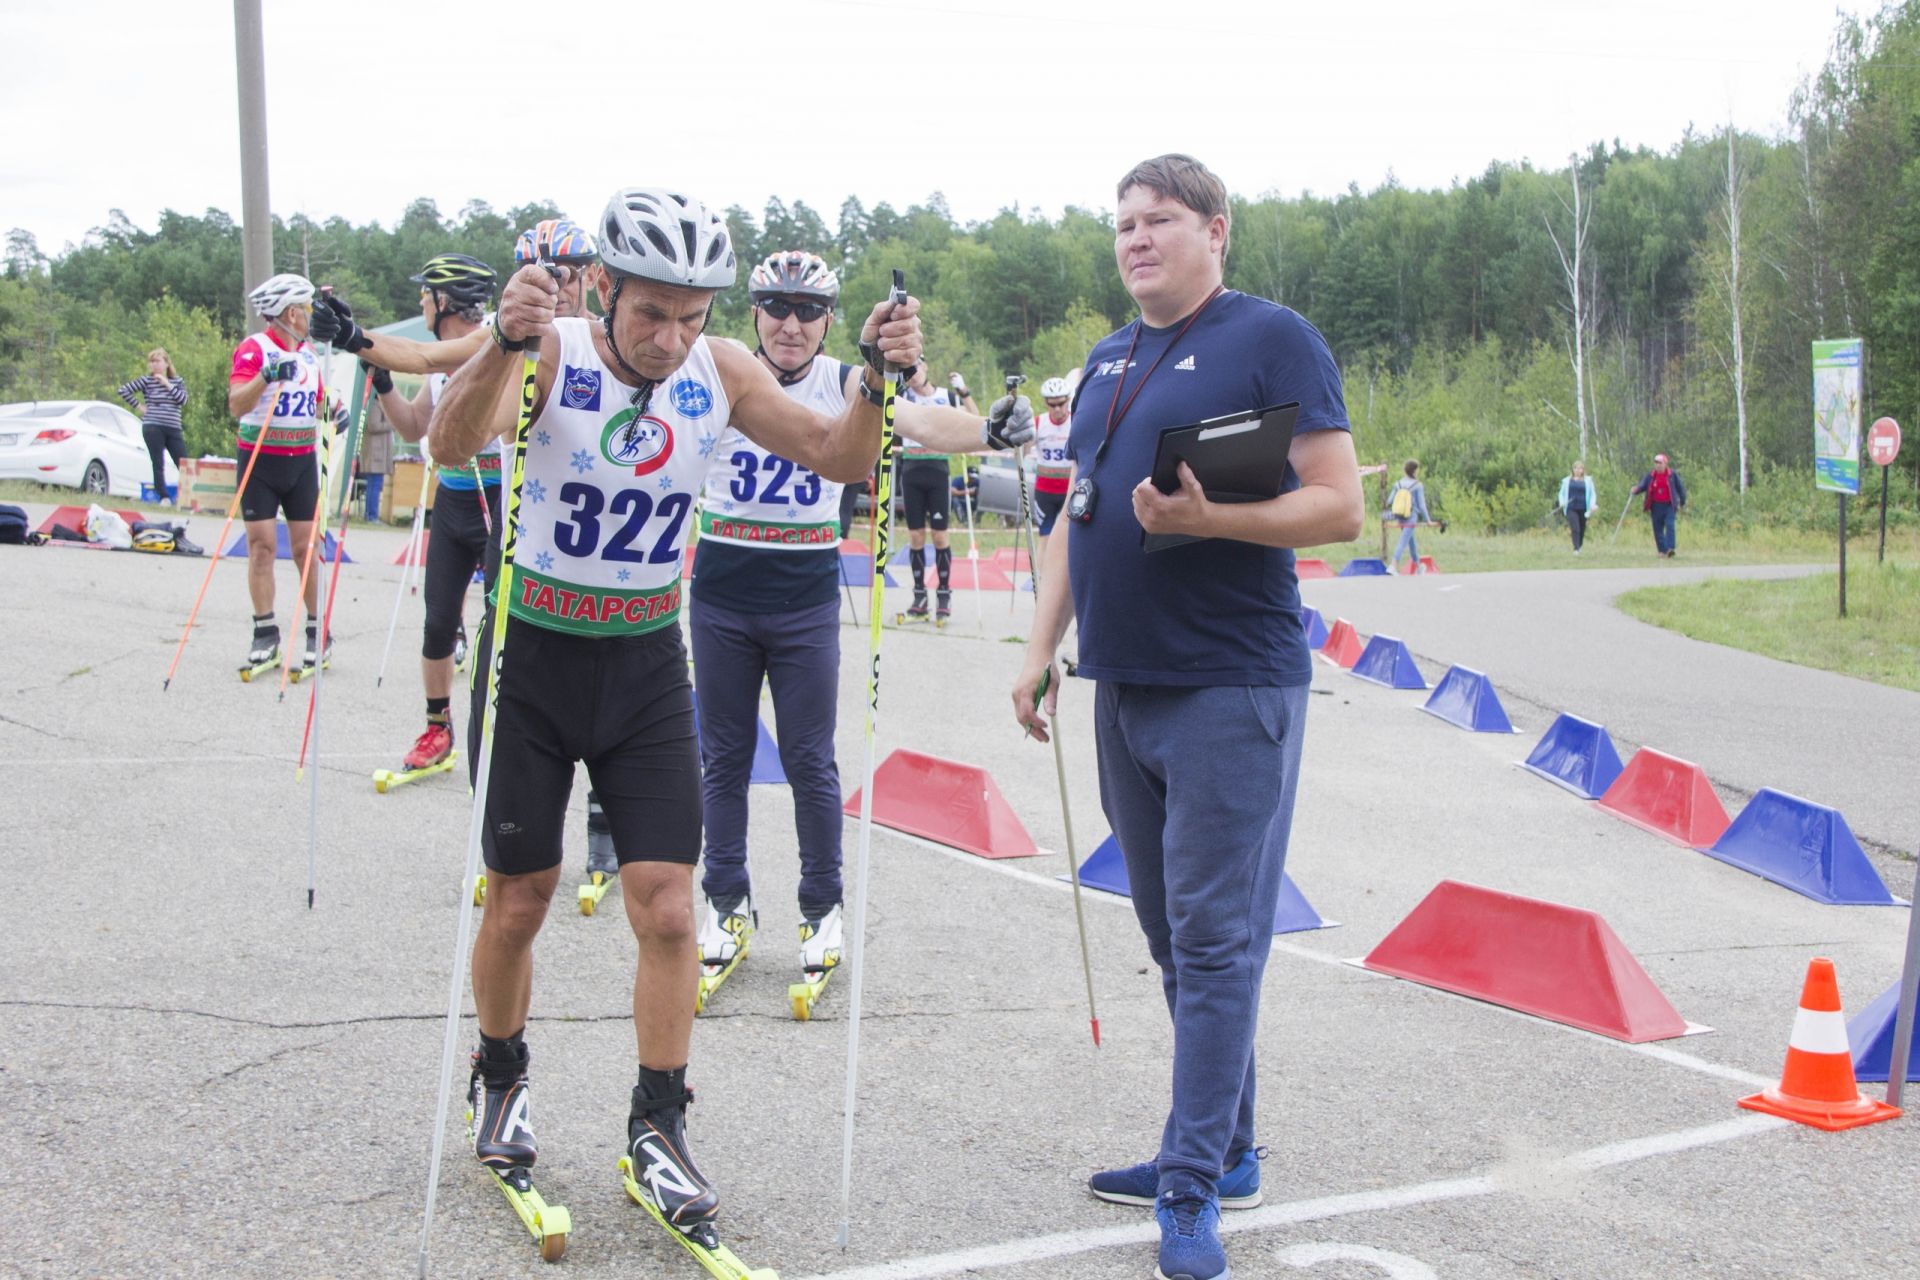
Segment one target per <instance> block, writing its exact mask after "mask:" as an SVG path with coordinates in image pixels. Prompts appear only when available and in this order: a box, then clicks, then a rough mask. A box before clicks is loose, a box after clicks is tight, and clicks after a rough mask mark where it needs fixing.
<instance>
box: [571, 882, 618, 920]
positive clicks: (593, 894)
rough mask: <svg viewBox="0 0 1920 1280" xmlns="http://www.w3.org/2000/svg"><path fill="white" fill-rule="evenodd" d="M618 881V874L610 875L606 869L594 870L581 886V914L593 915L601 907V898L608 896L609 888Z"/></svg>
mask: <svg viewBox="0 0 1920 1280" xmlns="http://www.w3.org/2000/svg"><path fill="white" fill-rule="evenodd" d="M618 883H620V877H618V876H610V875H608V874H607V873H606V872H604V871H596V872H594V873H593V876H592V878H591V879H589V880H588V881H587V883H585V884H583V885H581V886H580V914H581V915H583V916H590V915H592V914H593V913H594V912H595V911H596V910H598V909H599V906H600V899H602V898H604V897H606V896H607V890H609V889H611V888H613V886H614V885H616V884H618Z"/></svg>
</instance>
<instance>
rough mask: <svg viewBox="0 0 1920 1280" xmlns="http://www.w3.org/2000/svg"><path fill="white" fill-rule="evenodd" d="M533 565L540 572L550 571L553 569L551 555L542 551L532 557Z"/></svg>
mask: <svg viewBox="0 0 1920 1280" xmlns="http://www.w3.org/2000/svg"><path fill="white" fill-rule="evenodd" d="M533 567H534V568H536V569H538V570H539V571H540V572H542V573H551V572H552V571H553V557H552V556H551V555H549V554H548V553H547V552H545V551H542V552H541V553H540V554H539V555H537V556H535V557H534V558H533Z"/></svg>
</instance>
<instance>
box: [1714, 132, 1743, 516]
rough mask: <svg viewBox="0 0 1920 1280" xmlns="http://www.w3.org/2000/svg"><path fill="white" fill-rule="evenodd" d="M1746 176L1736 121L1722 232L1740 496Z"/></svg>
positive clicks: (1723, 286) (1722, 281)
mask: <svg viewBox="0 0 1920 1280" xmlns="http://www.w3.org/2000/svg"><path fill="white" fill-rule="evenodd" d="M1745 187H1746V175H1745V174H1744V173H1742V172H1741V169H1740V157H1739V153H1738V151H1737V149H1736V148H1735V146H1734V132H1733V122H1732V121H1728V122H1727V201H1726V206H1725V218H1724V220H1723V224H1722V230H1724V231H1725V232H1726V235H1727V259H1726V269H1725V271H1724V272H1722V274H1721V278H1720V282H1719V283H1720V287H1721V289H1722V290H1723V291H1724V292H1725V294H1726V298H1727V325H1728V343H1727V348H1728V355H1729V357H1730V358H1729V359H1727V360H1726V362H1725V363H1726V365H1727V372H1728V373H1729V374H1731V375H1732V377H1733V416H1734V421H1735V422H1736V423H1737V424H1738V428H1739V449H1740V494H1741V496H1742V497H1744V496H1745V495H1746V492H1747V349H1746V344H1745V342H1744V340H1743V337H1742V334H1741V332H1740V325H1741V311H1742V309H1743V308H1742V306H1741V295H1740V206H1741V202H1742V201H1743V200H1744V199H1745V196H1746V191H1745Z"/></svg>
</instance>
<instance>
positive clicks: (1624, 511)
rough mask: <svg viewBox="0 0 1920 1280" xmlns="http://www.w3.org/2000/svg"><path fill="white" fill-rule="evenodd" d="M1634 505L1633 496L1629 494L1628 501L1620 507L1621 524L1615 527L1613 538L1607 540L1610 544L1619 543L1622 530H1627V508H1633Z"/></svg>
mask: <svg viewBox="0 0 1920 1280" xmlns="http://www.w3.org/2000/svg"><path fill="white" fill-rule="evenodd" d="M1632 505H1633V495H1632V494H1628V495H1627V500H1626V501H1625V502H1624V503H1622V504H1621V505H1620V520H1619V523H1617V524H1615V525H1614V526H1613V536H1612V537H1611V538H1608V539H1607V542H1608V543H1609V544H1611V543H1615V542H1618V541H1619V540H1620V530H1622V529H1624V528H1626V526H1627V508H1628V507H1631V506H1632Z"/></svg>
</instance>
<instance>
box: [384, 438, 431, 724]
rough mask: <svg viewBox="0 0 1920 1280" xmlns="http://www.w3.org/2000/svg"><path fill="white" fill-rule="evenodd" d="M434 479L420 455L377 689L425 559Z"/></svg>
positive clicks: (426, 462) (428, 466)
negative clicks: (402, 608)
mask: <svg viewBox="0 0 1920 1280" xmlns="http://www.w3.org/2000/svg"><path fill="white" fill-rule="evenodd" d="M432 479H433V467H432V466H431V465H430V464H429V463H428V461H427V455H426V453H425V452H424V451H423V452H422V453H421V455H420V497H419V499H418V500H417V501H415V502H414V504H413V532H412V533H410V534H408V535H407V551H406V554H405V555H404V556H402V557H401V558H400V586H399V588H398V589H397V590H396V591H395V592H394V594H393V616H392V617H391V618H388V619H387V645H386V648H384V649H382V650H381V651H380V674H379V675H378V676H377V677H375V678H374V681H373V687H374V688H376V689H378V688H379V687H380V686H381V684H383V683H384V682H385V681H386V678H387V659H388V658H390V657H392V656H393V632H394V628H396V627H398V626H399V625H400V602H401V601H402V600H405V599H406V598H407V585H408V583H410V582H411V581H412V580H413V578H414V567H415V566H416V565H418V564H419V563H420V562H421V561H422V560H424V559H426V557H425V556H424V555H423V554H421V550H420V537H421V533H422V531H423V530H424V529H425V528H426V523H427V485H428V483H429V482H431V481H432Z"/></svg>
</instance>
